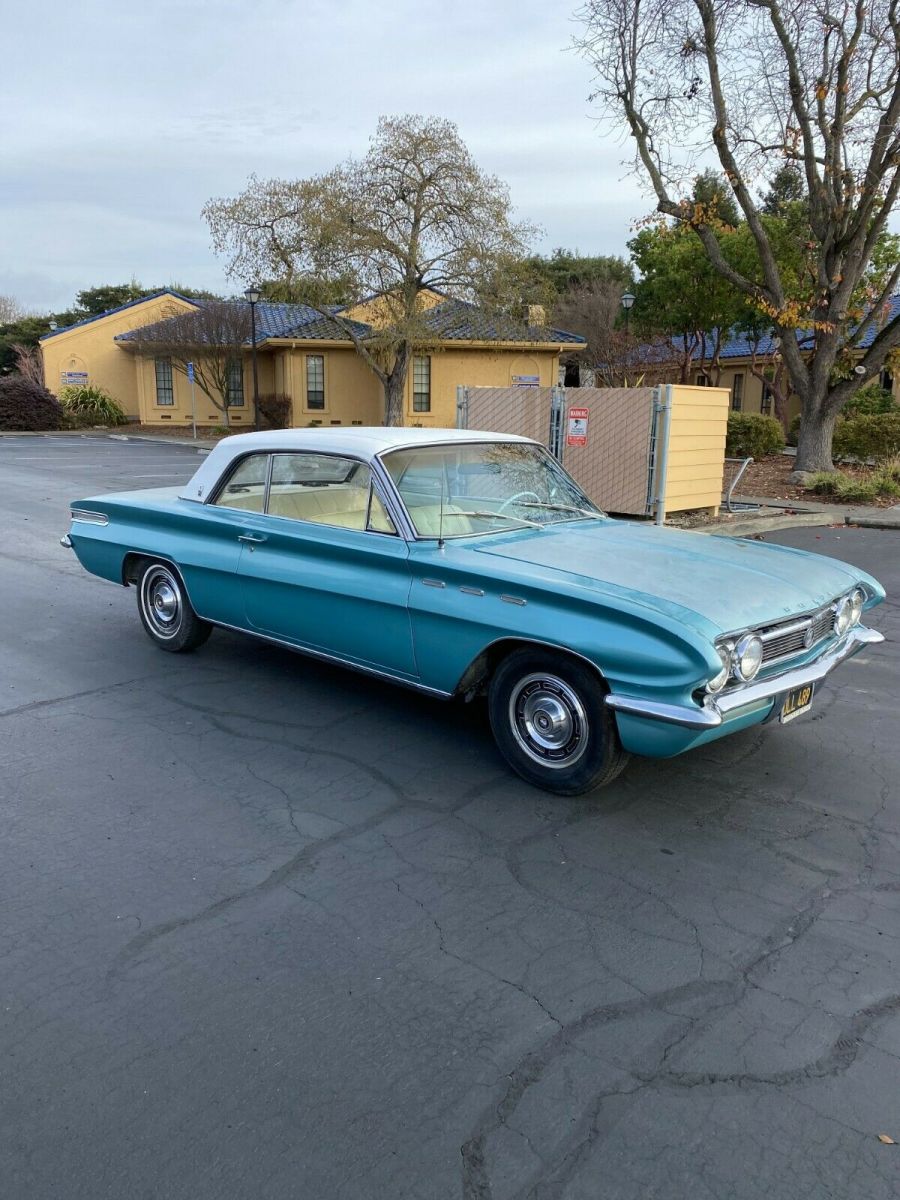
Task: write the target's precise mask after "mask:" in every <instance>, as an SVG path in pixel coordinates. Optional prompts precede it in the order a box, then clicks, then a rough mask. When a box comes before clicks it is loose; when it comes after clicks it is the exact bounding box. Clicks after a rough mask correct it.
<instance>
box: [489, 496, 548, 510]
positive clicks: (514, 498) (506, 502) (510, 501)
mask: <svg viewBox="0 0 900 1200" xmlns="http://www.w3.org/2000/svg"><path fill="white" fill-rule="evenodd" d="M526 496H527V497H530V498H531V499H532V500H536V501H537V502H538V504H540V502H541V498H540V496H539V495H537V493H536V492H516V494H515V495H514V496H510V498H509V499H508V500H504V501H503V503H502V504H501V505H500V507H499V508H498V509H497V512H506V510H507V509H508V508H509V506H510V505H511V504H515V503H516V501H517V500H524V499H525V498H526Z"/></svg>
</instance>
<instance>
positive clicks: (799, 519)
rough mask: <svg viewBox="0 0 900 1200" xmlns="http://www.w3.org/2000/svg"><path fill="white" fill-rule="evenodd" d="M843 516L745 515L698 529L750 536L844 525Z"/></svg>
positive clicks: (700, 530)
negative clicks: (786, 530)
mask: <svg viewBox="0 0 900 1200" xmlns="http://www.w3.org/2000/svg"><path fill="white" fill-rule="evenodd" d="M843 524H844V520H843V517H838V518H837V520H835V518H834V517H833V516H832V515H831V514H830V513H791V514H786V513H780V514H778V515H773V516H770V517H745V518H742V519H741V520H738V521H729V522H728V523H727V524H726V523H725V522H722V521H717V522H716V523H715V524H713V525H705V526H702V527H701V528H699V529H698V530H697V532H698V533H708V534H711V535H712V536H714V537H735V538H737V537H750V536H752V535H753V534H755V533H773V532H775V531H777V530H779V529H802V528H805V527H809V526H823V525H843Z"/></svg>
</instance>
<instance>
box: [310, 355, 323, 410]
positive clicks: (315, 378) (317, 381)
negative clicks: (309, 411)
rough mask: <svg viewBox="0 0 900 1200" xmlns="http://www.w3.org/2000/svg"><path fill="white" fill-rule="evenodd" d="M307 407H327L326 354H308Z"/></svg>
mask: <svg viewBox="0 0 900 1200" xmlns="http://www.w3.org/2000/svg"><path fill="white" fill-rule="evenodd" d="M306 407H307V408H324V407H325V356H324V354H307V356H306Z"/></svg>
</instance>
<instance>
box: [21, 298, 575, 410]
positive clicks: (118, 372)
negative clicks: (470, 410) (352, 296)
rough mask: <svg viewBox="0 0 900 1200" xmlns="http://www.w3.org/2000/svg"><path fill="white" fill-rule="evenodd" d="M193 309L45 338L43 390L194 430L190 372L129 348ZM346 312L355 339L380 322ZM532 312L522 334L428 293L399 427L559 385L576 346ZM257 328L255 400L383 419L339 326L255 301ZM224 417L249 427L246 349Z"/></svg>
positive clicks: (124, 312) (126, 310) (367, 374)
mask: <svg viewBox="0 0 900 1200" xmlns="http://www.w3.org/2000/svg"><path fill="white" fill-rule="evenodd" d="M198 304H202V301H192V300H188V299H187V298H186V297H183V296H180V295H178V294H177V293H175V292H160V293H156V294H154V295H152V296H147V297H145V298H144V299H141V300H136V301H133V302H132V303H130V304H126V305H123V306H122V307H121V308H117V309H114V310H112V311H111V312H108V313H104V314H103V315H102V316H98V317H92V318H89V319H88V320H86V321H82V322H80V323H79V324H77V325H73V326H70V327H69V328H67V329H59V330H54V331H52V332H51V333H49V334H47V335H46V336H45V337H44V338H43V339H42V340H41V351H42V354H43V362H44V378H45V381H46V385H47V387H48V388H49V389H50V391H52V392H58V390H59V388H60V387H62V386H64V385H65V384H67V383H80V382H89V383H93V384H98V385H99V386H101V387H104V388H106V389H107V390H108V391H109V392H110V393H111V394H112V395H113V396H114V397H115V399H116V400H118V401H119V403H120V404H121V405H122V407H123V408H124V410H125V412H126V413H127V414H128V416H129V417H130V418H131V419H132V420H135V421H139V422H140V423H141V424H144V425H159V426H162V425H187V424H190V422H191V413H192V408H191V405H192V397H191V386H190V383H189V382H188V379H187V377H186V376H185V374H184V373H183V372H182V371H179V370H178V369H177V368H176V366H175V364H174V363H173V362H172V361H171V360H169V359H165V358H154V357H150V356H143V355H139V354H136V353H134V352H133V350H131V349H129V341H131V340H133V335H134V333H135V331H136V330H138V329H140V328H142V327H145V326H147V325H152V324H155V323H157V322H159V321H161V320H165V319H166V318H167V317H170V316H173V315H175V314H177V313H179V312H183V311H185V310H188V311H190V310H191V309H194V308H196V307H197V305H198ZM341 315H342V317H344V318H346V319H349V320H352V321H354V322H355V323H356V325H357V327H358V329H359V331H360V332H361V333H365V331H366V330H371V329H372V328H374V327H377V326H378V325H380V324H381V323H382V319H381V316H380V312H379V308H378V302H371V303H366V302H362V303H360V304H357V305H354V306H352V307H350V308H348V309H346V310H343V311H342V314H341ZM529 315H530V317H531V320H532V322H533V324H530V325H528V326H525V325H522V326H521V327H519V326H516V325H514V324H513V323H511V322H509V323H502V324H499V325H498V323H497V322H496V321H494V320H493V319H492V318H490V317H489V316H488V315H487V314H485V313H484V312H482V311H481V310H479V309H478V308H477V307H475V306H474V305H471V304H467V303H466V302H464V301H461V300H456V299H454V298H451V297H447V296H443V295H440V294H439V293H436V292H430V293H423V314H422V320H423V324H424V325H425V327H426V329H427V335H426V336H427V338H428V347H427V353H426V352H424V348H423V352H422V353H419V354H416V355H415V356H414V357H413V359H412V361H411V363H410V368H409V374H408V378H407V381H406V396H405V403H404V413H403V418H404V423H405V424H407V425H423V426H431V425H433V426H453V425H455V424H456V389H457V387H458V386H459V385H468V386H490V387H508V386H511V385H515V384H533V385H538V386H544V387H549V386H551V385H554V384H556V383H557V381H558V377H559V358H560V354H561V353H562V352H563V351H565V350H571V349H572V348H573V346H575V345H578V344H582V345H583V339H582V338H580V337H578V336H577V335H575V334H571V333H566V332H565V331H563V330H559V329H547V328H545V327H544V321H543V313H542V312H541V311H539V310H538V311H532V312H531V313H530V314H529ZM256 324H257V339H256V348H257V368H258V374H259V393H260V395H262V396H264V395H267V394H273V393H274V394H282V395H286V396H288V397H290V399H291V403H292V423H293V424H294V425H295V426H302V425H313V424H321V425H351V424H360V425H379V424H381V423H382V422H383V420H384V398H383V391H382V387H381V384H380V382H379V380H378V378H377V377H376V375H375V374H374V373H373V372H372V371H371V370H370V369H369V367H368V366H367V365H366V363H365V362H364V361H363V359H362V358H361V357H360V355H359V354H358V353H357V351H356V350H355V348H354V346H353V343H352V341H351V340H350V337H349V336H348V334H347V333H346V332H345V331H344V330H343V329H342V328H341V326H340V325H339V324H338V323H337V322H336V321H332V320H329V319H327V318H325V317H323V316H322V315H321V314H320V313H318V312H316V311H315V310H314V309H311V308H307V307H306V306H305V305H298V304H274V303H267V302H260V303H259V304H257V306H256ZM193 399H194V405H195V409H196V418H197V423H198V424H199V425H205V426H213V425H221V424H223V421H224V418H223V415H222V413H221V412H220V411H219V410H218V409H217V408H216V407H215V406H214V405H213V404H212V403H211V401H210V400H209V399H208V398H207V397H206V395H205V394H204V393H203V392H202V391H201V389H200V388H199V387H197V386H195V387H194V397H193ZM229 415H230V422H231V424H232V425H233V426H234V427H235V428H238V429H239V428H240V427H241V426H242V425H243V426H250V425H252V423H253V382H252V369H251V349H250V346H249V345H248V346H247V348H246V350H245V352H244V354H243V361H242V363H241V364H240V366H239V367H238V366H237V365H236V367H235V372H234V378H233V382H232V387H231V389H230V406H229Z"/></svg>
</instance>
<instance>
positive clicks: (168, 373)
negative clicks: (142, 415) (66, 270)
mask: <svg viewBox="0 0 900 1200" xmlns="http://www.w3.org/2000/svg"><path fill="white" fill-rule="evenodd" d="M156 403H157V404H164V405H167V406H170V405H172V404H174V403H175V384H174V381H173V379H172V360H171V358H158V359H157V360H156Z"/></svg>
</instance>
